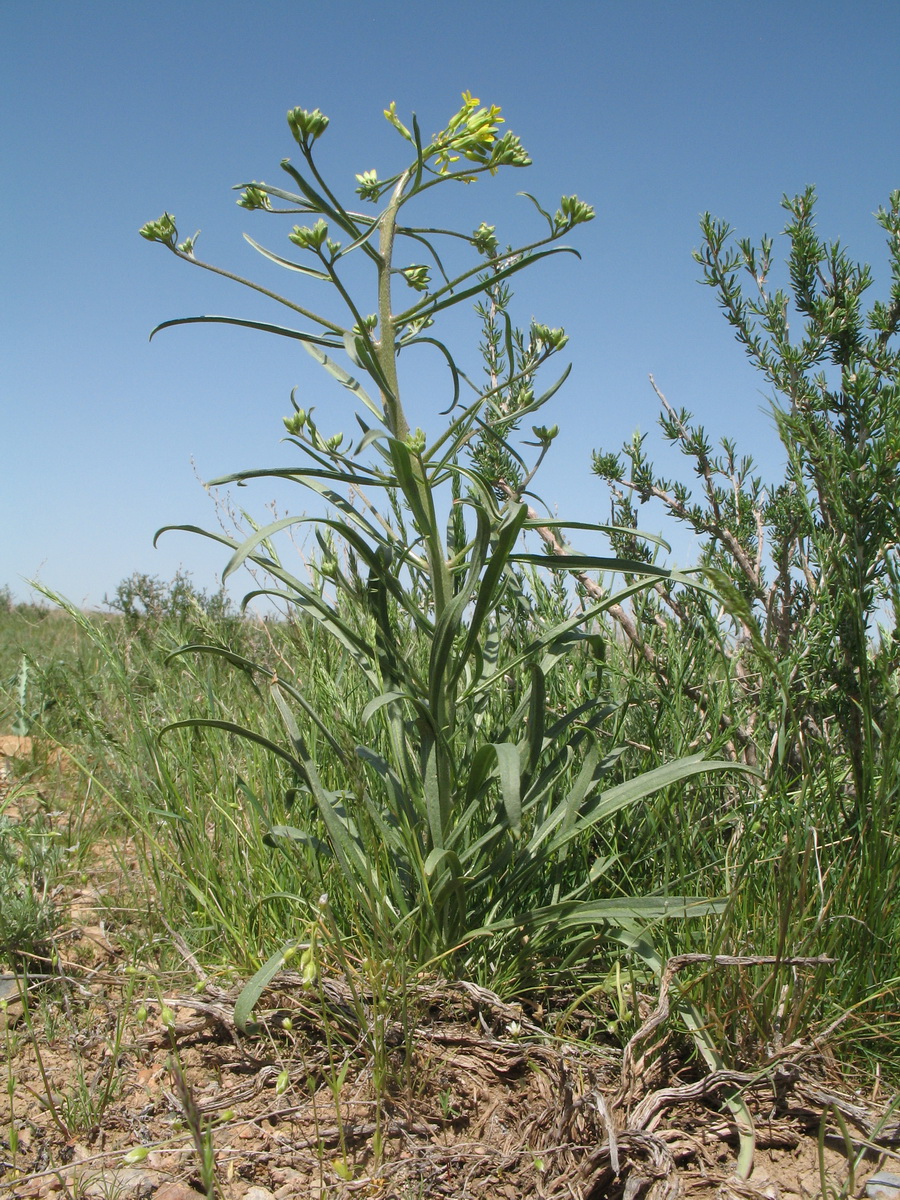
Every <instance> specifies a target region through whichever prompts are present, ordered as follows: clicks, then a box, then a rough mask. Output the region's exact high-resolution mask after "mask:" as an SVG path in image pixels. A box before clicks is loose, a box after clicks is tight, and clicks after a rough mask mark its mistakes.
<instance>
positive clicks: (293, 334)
mask: <svg viewBox="0 0 900 1200" xmlns="http://www.w3.org/2000/svg"><path fill="white" fill-rule="evenodd" d="M323 324H324V322H323ZM175 325H240V326H242V327H243V328H244V329H258V330H259V331H260V332H261V333H275V334H278V336H279V337H287V338H295V339H296V340H297V341H298V342H309V343H311V344H312V345H314V346H328V347H329V348H330V349H332V350H338V349H340V347H341V343H340V342H339V341H336V340H335V338H334V336H331V337H326V336H325V335H324V334H318V333H303V332H302V331H301V330H299V329H289V328H287V327H286V326H284V325H272V324H271V323H270V322H269V321H245V320H242V319H241V318H239V317H212V316H207V317H175V318H174V319H173V320H171V321H161V322H160V324H159V325H157V326H156V328H155V329H153V330H152V331H151V333H150V338H151V340H152V339H153V338H154V337H155V336H156V334H158V333H159V331H160V330H161V329H171V328H172V327H173V326H175Z"/></svg>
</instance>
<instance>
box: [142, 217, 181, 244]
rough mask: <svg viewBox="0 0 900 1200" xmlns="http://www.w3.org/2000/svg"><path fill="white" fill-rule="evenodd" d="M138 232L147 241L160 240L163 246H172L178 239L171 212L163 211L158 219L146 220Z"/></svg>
mask: <svg viewBox="0 0 900 1200" xmlns="http://www.w3.org/2000/svg"><path fill="white" fill-rule="evenodd" d="M138 232H139V233H140V235H141V237H142V238H146V239H147V241H148V242H162V244H163V245H164V246H172V247H174V245H175V242H176V241H177V240H178V229H177V228H176V226H175V218H174V217H173V216H172V214H171V213H163V215H162V216H161V217H160V218H159V220H158V221H148V222H147V224H146V225H143V226H141V228H140V229H139V230H138Z"/></svg>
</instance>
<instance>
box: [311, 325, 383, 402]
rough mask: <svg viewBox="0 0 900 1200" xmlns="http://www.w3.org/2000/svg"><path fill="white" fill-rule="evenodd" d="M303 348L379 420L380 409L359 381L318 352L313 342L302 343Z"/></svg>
mask: <svg viewBox="0 0 900 1200" xmlns="http://www.w3.org/2000/svg"><path fill="white" fill-rule="evenodd" d="M304 347H305V349H306V350H307V351H308V352H309V353H310V354H311V355H312V356H313V358H314V359H315V360H316V362H317V363H319V364H320V366H323V367H324V368H325V370H326V371H327V372H328V373H329V374H330V375H333V376H334V378H335V379H336V380H337V381H338V383H340V384H341V386H342V387H345V388H346V389H347V390H348V391H349V392H352V393H353V395H354V396H355V397H356V398H357V400H359V401H361V403H363V404H364V405H365V406H366V408H367V409H368V410H369V412H370V413H372V414H373V415H374V416H376V417H379V418H380V417H381V416H382V412H381V408H380V407H379V405H377V404H376V403H375V402H374V400H372V399H371V397H370V396H369V395H368V393H367V392H366V391H365V389H364V388H363V387H362V385H361V384H360V382H359V380H357V379H354V378H353V376H352V375H350V374H349V373H348V372H347V371H345V370H344V368H343V367H342V366H341V365H340V364H339V363H336V362H335V361H334V359H333V358H329V356H328V355H327V354H326V353H325V352H324V351H323V350H320V349H319V347H318V346H317V345H316V344H314V343H313V342H304Z"/></svg>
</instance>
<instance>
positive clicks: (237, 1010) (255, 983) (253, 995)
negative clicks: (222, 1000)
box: [234, 942, 300, 1033]
mask: <svg viewBox="0 0 900 1200" xmlns="http://www.w3.org/2000/svg"><path fill="white" fill-rule="evenodd" d="M299 946H300V943H299V942H287V943H286V944H285V945H284V946H282V948H281V949H280V950H278V951H276V952H275V954H273V955H272V957H271V958H270V959H268V960H267V961H266V962H264V963H263V965H262V966H261V967H260V968H259V970H258V971H257V972H256V974H255V975H254V976H253V978H252V979H249V980H248V981H247V982H246V983H245V984H244V986H243V988H242V989H241V994H240V995H239V996H238V998H237V1000H236V1002H235V1005H234V1024H235V1027H236V1028H237V1029H238V1031H239V1032H240V1033H246V1032H247V1025H248V1023H249V1021H250V1017H251V1016H252V1014H253V1010H254V1008H255V1007H256V1004H257V1001H258V1000H259V998H260V996H261V995H262V994H263V992H264V991H265V990H266V988H267V987H268V986H269V984H270V983H271V982H272V980H273V979H274V978H275V976H276V975H277V974H278V972H279V971H283V970H284V968H285V966H286V959H285V954H287V953H288V952H289V951H292V950H296V949H298V947H299Z"/></svg>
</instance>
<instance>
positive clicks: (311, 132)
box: [287, 108, 328, 150]
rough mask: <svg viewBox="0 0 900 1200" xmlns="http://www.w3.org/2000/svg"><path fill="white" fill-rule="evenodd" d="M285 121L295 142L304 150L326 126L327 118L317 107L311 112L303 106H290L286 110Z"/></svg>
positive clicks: (319, 135) (320, 134)
mask: <svg viewBox="0 0 900 1200" xmlns="http://www.w3.org/2000/svg"><path fill="white" fill-rule="evenodd" d="M287 123H288V126H289V127H290V131H291V133H292V134H293V135H294V138H295V139H296V141H297V143H298V144H299V145H300V146H302V147H303V148H304V149H305V150H308V149H309V147H310V146H311V145H312V143H313V142H314V141H315V140H316V139H317V138H320V137H321V136H322V134H323V133H324V132H325V130H326V129H327V128H328V118H327V117H326V116H325V114H324V113H321V112H319V110H318V109H317V108H314V109H313V110H312V112H308V111H307V110H306V109H305V108H292V109H290V110H289V111H288V115H287Z"/></svg>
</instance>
